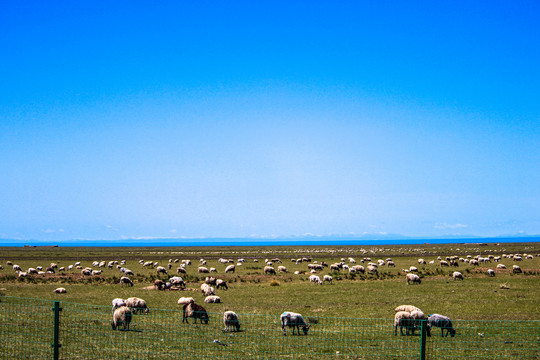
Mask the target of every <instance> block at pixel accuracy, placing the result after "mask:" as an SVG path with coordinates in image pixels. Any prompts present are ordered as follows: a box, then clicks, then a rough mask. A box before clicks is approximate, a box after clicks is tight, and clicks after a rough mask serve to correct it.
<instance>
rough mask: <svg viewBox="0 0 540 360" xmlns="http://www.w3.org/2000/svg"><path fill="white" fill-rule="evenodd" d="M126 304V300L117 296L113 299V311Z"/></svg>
mask: <svg viewBox="0 0 540 360" xmlns="http://www.w3.org/2000/svg"><path fill="white" fill-rule="evenodd" d="M122 306H126V300H124V299H120V298H116V299H113V301H112V312H113V313H114V310H116V309H118V308H119V307H122Z"/></svg>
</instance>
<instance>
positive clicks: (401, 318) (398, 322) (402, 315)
mask: <svg viewBox="0 0 540 360" xmlns="http://www.w3.org/2000/svg"><path fill="white" fill-rule="evenodd" d="M398 326H399V332H400V333H401V336H403V335H409V334H410V333H412V329H413V328H414V319H413V318H412V317H411V313H410V312H408V311H398V312H396V314H395V315H394V336H396V335H397V329H398ZM403 328H405V334H403Z"/></svg>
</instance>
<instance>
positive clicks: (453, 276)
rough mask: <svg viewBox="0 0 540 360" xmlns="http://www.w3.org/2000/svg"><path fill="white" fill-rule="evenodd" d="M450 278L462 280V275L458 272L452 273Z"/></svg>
mask: <svg viewBox="0 0 540 360" xmlns="http://www.w3.org/2000/svg"><path fill="white" fill-rule="evenodd" d="M452 278H453V279H454V280H458V279H459V280H463V274H462V273H460V272H459V271H454V273H453V274H452Z"/></svg>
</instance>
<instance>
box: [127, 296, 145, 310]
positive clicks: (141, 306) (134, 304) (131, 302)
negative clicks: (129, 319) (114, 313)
mask: <svg viewBox="0 0 540 360" xmlns="http://www.w3.org/2000/svg"><path fill="white" fill-rule="evenodd" d="M126 306H127V307H129V308H131V310H132V312H133V313H134V314H136V313H138V312H141V311H144V313H145V314H148V313H149V312H150V309H149V308H148V306H147V305H146V301H144V300H143V299H139V298H137V297H130V298H128V299H127V300H126Z"/></svg>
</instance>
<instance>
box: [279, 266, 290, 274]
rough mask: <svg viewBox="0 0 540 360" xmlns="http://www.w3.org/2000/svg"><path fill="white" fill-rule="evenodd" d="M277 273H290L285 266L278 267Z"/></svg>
mask: <svg viewBox="0 0 540 360" xmlns="http://www.w3.org/2000/svg"><path fill="white" fill-rule="evenodd" d="M277 271H278V272H282V273H286V272H288V270H287V268H286V267H285V266H283V265H280V266H278V268H277Z"/></svg>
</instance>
